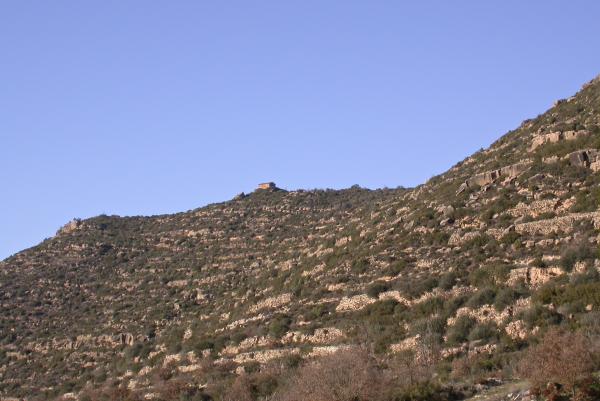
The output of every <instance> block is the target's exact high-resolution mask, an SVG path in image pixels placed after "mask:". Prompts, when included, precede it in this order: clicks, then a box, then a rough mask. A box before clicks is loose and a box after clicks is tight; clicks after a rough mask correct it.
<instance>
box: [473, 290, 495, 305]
mask: <svg viewBox="0 0 600 401" xmlns="http://www.w3.org/2000/svg"><path fill="white" fill-rule="evenodd" d="M495 298H496V290H494V289H493V288H489V287H488V288H484V289H482V290H479V291H477V292H476V293H475V294H473V296H472V297H471V298H469V300H468V301H467V306H468V307H470V308H473V309H476V308H478V307H480V306H483V305H489V304H493V303H494V300H495Z"/></svg>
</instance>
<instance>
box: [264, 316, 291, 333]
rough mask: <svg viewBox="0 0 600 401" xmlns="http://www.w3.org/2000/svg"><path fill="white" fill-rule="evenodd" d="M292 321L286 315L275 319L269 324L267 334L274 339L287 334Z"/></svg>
mask: <svg viewBox="0 0 600 401" xmlns="http://www.w3.org/2000/svg"><path fill="white" fill-rule="evenodd" d="M291 323H292V319H291V318H290V317H289V316H287V315H281V316H278V317H276V318H275V319H273V320H272V321H271V323H269V334H271V335H272V336H273V337H275V338H279V337H281V336H283V335H284V334H285V333H287V332H288V330H289V329H290V324H291Z"/></svg>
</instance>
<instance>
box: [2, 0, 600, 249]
mask: <svg viewBox="0 0 600 401" xmlns="http://www.w3.org/2000/svg"><path fill="white" fill-rule="evenodd" d="M409 3H410V4H409ZM599 15H600V2H598V1H595V0H588V1H577V0H575V1H568V2H565V1H548V0H543V1H542V0H538V1H522V0H519V1H506V0H503V1H480V0H473V1H445V0H444V1H442V0H440V1H413V2H402V1H349V0H344V1H312V0H302V1H169V2H167V1H130V0H125V1H123V0H118V1H106V0H104V1H96V2H87V1H60V0H57V1H37V2H33V1H3V2H1V3H0V51H1V53H0V84H1V85H0V149H1V152H2V154H1V158H0V188H1V192H0V259H1V258H3V257H6V256H9V255H10V254H12V253H14V252H17V251H19V250H21V249H24V248H27V247H29V246H32V245H35V244H36V243H38V242H39V241H41V240H42V239H43V238H45V237H49V236H51V235H53V234H54V233H55V231H56V229H57V228H58V227H59V226H61V225H62V224H64V223H65V222H67V221H68V220H70V219H71V218H73V217H83V218H85V217H90V216H94V215H98V214H101V213H106V214H119V215H139V214H144V215H147V214H159V213H170V212H176V211H183V210H188V209H192V208H195V207H199V206H202V205H205V204H207V203H211V202H216V201H223V200H227V199H230V198H231V197H232V196H234V195H235V194H236V193H239V192H241V191H246V192H248V191H251V190H253V189H254V187H255V185H256V184H257V183H258V182H262V181H265V180H269V181H275V182H277V184H279V185H280V186H281V187H284V188H287V189H295V188H343V187H348V186H351V185H353V184H359V185H361V186H365V187H369V188H378V187H384V186H388V187H396V186H399V185H403V186H414V185H417V184H419V183H422V182H423V181H425V180H426V179H427V178H429V177H431V176H432V175H434V174H438V173H441V172H443V171H444V170H446V169H447V168H448V167H450V166H452V165H453V164H454V163H455V162H457V161H459V160H461V159H462V158H464V157H465V156H467V155H469V154H470V153H472V152H474V151H476V150H477V149H479V148H481V147H486V146H488V145H489V144H490V143H491V142H492V141H493V140H495V139H496V138H498V137H499V136H500V135H502V134H503V133H505V132H506V131H508V130H509V129H512V128H514V127H516V126H517V125H519V123H520V122H521V121H522V120H524V119H526V118H529V117H534V116H536V115H537V114H539V113H541V112H543V111H544V110H546V109H547V108H548V107H549V106H550V105H551V104H552V102H553V101H554V100H555V99H558V98H562V97H566V96H569V95H571V94H572V93H574V92H575V91H577V90H578V89H579V88H580V86H581V85H582V84H583V83H584V82H586V81H588V80H590V79H592V78H593V77H594V76H595V75H597V74H599V73H600V52H599V51H598V48H599V47H598V46H599V45H600V43H599V40H600V24H599V23H598V16H599Z"/></svg>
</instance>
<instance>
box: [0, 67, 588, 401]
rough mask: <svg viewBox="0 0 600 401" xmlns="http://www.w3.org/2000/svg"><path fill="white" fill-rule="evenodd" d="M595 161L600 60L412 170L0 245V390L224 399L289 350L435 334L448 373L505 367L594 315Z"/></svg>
mask: <svg viewBox="0 0 600 401" xmlns="http://www.w3.org/2000/svg"><path fill="white" fill-rule="evenodd" d="M598 171H600V77H599V78H596V79H595V80H593V81H591V82H590V83H588V84H586V85H585V86H584V87H583V88H582V89H581V91H580V92H578V93H577V94H576V95H575V96H573V97H571V98H569V99H565V100H561V101H559V102H557V103H556V104H555V106H553V107H552V108H551V109H549V110H548V111H546V112H545V113H543V114H541V115H539V116H538V117H536V118H534V119H531V120H527V121H525V122H523V123H522V124H521V126H520V127H518V128H517V129H515V130H513V131H511V132H509V133H507V134H506V135H504V136H502V137H501V138H500V139H499V140H498V141H496V142H495V143H494V144H492V146H490V148H488V149H485V150H482V151H480V152H477V153H476V154H474V155H472V156H470V157H468V158H467V159H465V160H463V161H461V162H460V163H457V164H456V165H455V166H454V167H452V168H451V169H450V170H449V171H447V172H446V173H444V174H441V175H439V176H436V177H434V178H432V179H431V180H429V181H428V182H427V183H425V184H423V185H420V186H418V187H416V188H413V189H405V188H397V189H382V190H367V189H362V188H359V187H352V188H350V189H347V190H340V191H334V190H310V191H309V190H306V191H289V192H288V191H284V190H278V189H257V190H256V191H255V192H253V193H251V194H248V195H240V196H238V197H236V198H234V199H232V200H230V201H227V202H223V203H219V204H213V205H209V206H206V207H202V208H199V209H195V210H191V211H188V212H183V213H177V214H173V215H160V216H151V217H118V216H98V217H94V218H91V219H86V220H74V221H72V222H70V223H69V224H67V225H65V226H64V227H63V228H61V229H60V230H59V231H58V232H57V234H56V235H55V236H54V237H52V238H49V239H47V240H45V241H44V242H42V243H41V244H39V245H38V246H35V247H33V248H30V249H27V250H24V251H22V252H20V253H18V254H16V255H14V256H12V257H10V258H8V259H6V260H4V261H2V262H0V395H1V396H5V397H27V399H31V400H34V399H47V398H54V397H57V396H59V395H63V394H65V393H70V394H71V396H72V397H75V398H77V397H78V396H81V394H83V392H82V390H83V389H86V390H87V389H92V388H100V387H102V386H108V385H111V386H113V387H115V388H128V389H129V390H128V391H129V392H133V393H135V394H137V395H139V396H140V397H142V396H147V397H155V398H157V397H158V398H160V396H159V395H157V394H158V393H159V390H158V387H159V384H158V383H160V385H161V386H164V383H167V382H175V381H176V380H177V378H185V380H186V381H187V382H190V383H191V382H194V383H197V384H199V385H201V389H202V397H204V398H203V399H208V398H207V397H209V395H210V396H212V397H214V398H215V399H220V398H219V394H221V393H223V391H224V390H223V387H227V386H228V383H231V382H232V381H235V380H236V377H239V375H240V374H242V373H241V372H242V371H245V372H250V373H252V372H264V371H265V369H264V367H265V366H271V364H272V362H273V361H282V360H283V361H286V362H285V363H286V364H288V365H290V366H296V365H298V364H299V363H301V362H300V360H301V359H304V360H308V359H311V358H313V357H315V356H321V355H329V354H332V353H333V352H334V351H336V350H340V349H342V350H343V349H348V348H351V347H354V346H356V345H359V344H360V345H363V346H367V347H368V348H369V349H370V350H372V352H373V354H374V355H394V354H402V353H403V352H405V351H412V352H415V350H418V349H419V347H420V343H422V341H423V339H424V338H427V339H428V340H427V341H431V343H428V347H427V348H429V349H432V348H436V349H438V348H439V352H440V355H441V358H442V360H443V361H445V362H443V363H442V365H443V366H445V368H444V369H446V371H445V373H444V374H445V375H446V376H447V377H456V376H453V375H454V374H455V373H456V372H454V370H457V369H458V366H459V364H458V362H459V361H461V360H469V359H468V358H470V357H471V356H472V355H477V356H478V358H479V359H478V360H477V369H479V370H478V373H477V374H480V375H482V376H486V375H487V376H494V375H498V374H499V373H498V372H506V370H507V369H508V368H507V367H508V366H510V364H511V363H512V362H511V361H512V360H513V359H514V358H517V357H518V355H519V352H521V350H523V349H526V348H527V346H528V345H529V344H534V343H536V342H537V341H538V339H539V338H540V337H541V336H542V335H543V334H544V333H545V332H546V331H547V330H548V328H549V327H551V326H556V325H569V326H571V327H577V328H578V329H580V330H587V331H593V330H598V328H597V327H596V326H598V321H600V313H599V312H598V311H599V308H600V274H599V273H598V272H599V270H600V261H599V260H598V253H597V247H598V231H597V229H598V228H599V227H600V211H599V210H598V205H599V201H600V187H599V186H598V184H599V183H600V175H599V174H598ZM597 332H598V334H600V330H598V331H597ZM432 344H434V345H435V347H434V346H433V345H432ZM444 364H445V365H444ZM442 370H443V369H442ZM439 374H440V375H442V376H444V374H443V373H439ZM274 387H276V386H274ZM273 391H275V390H274V389H273V388H271V389H266V390H264V389H263V390H260V391H258V390H257V392H256V393H255V394H258V395H257V397H261V396H263V395H264V394H270V392H273ZM128 394H129V393H128ZM194 394H196V395H197V393H194ZM198 397H200V396H198ZM80 398H81V397H80ZM163 398H164V397H163Z"/></svg>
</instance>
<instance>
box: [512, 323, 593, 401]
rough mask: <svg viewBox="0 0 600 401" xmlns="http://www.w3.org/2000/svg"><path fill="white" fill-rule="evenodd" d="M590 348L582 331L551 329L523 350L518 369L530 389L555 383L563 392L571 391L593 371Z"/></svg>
mask: <svg viewBox="0 0 600 401" xmlns="http://www.w3.org/2000/svg"><path fill="white" fill-rule="evenodd" d="M590 349H591V344H590V341H589V339H588V338H587V337H585V336H584V335H583V334H581V333H573V332H568V331H565V330H563V329H560V328H553V329H551V330H549V331H548V332H547V333H546V335H545V336H544V338H543V339H542V341H541V342H540V343H539V344H538V345H535V346H533V347H531V348H530V349H529V350H528V351H527V352H526V353H525V355H524V357H523V359H522V360H521V363H520V366H519V372H520V373H521V375H522V376H523V377H525V378H526V379H528V380H529V382H530V383H531V384H532V386H533V387H534V388H537V389H541V388H544V387H546V385H547V384H548V383H558V384H560V385H561V386H564V389H565V390H566V391H573V390H575V389H576V387H577V386H578V385H579V384H581V383H583V381H585V380H586V379H589V378H590V377H591V374H592V372H593V370H594V361H593V358H592V355H591V354H590V352H589V351H590Z"/></svg>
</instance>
